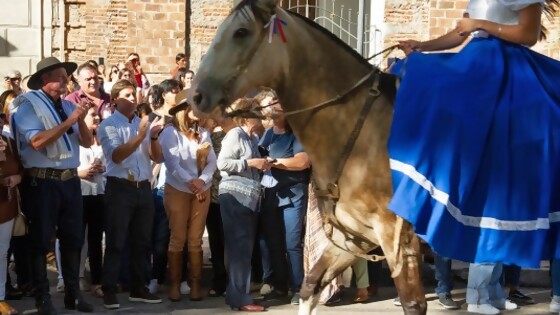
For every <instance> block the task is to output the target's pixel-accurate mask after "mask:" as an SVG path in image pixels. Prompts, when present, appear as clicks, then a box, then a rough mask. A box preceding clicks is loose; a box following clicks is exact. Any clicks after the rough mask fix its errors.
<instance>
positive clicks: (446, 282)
mask: <svg viewBox="0 0 560 315" xmlns="http://www.w3.org/2000/svg"><path fill="white" fill-rule="evenodd" d="M434 259H435V267H436V280H437V282H438V283H437V287H436V294H438V295H440V294H448V293H451V290H453V272H452V271H451V258H447V257H442V256H440V255H437V254H434Z"/></svg>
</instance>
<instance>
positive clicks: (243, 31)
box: [233, 28, 249, 38]
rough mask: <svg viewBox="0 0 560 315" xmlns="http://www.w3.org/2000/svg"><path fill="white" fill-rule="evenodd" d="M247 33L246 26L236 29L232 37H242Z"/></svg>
mask: <svg viewBox="0 0 560 315" xmlns="http://www.w3.org/2000/svg"><path fill="white" fill-rule="evenodd" d="M247 35H249V30H248V29H246V28H240V29H238V30H237V31H235V33H233V37H235V38H243V37H245V36H247Z"/></svg>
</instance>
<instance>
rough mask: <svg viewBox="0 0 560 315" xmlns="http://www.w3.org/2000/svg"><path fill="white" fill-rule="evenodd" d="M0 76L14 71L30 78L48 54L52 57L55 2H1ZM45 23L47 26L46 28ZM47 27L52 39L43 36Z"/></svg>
mask: <svg viewBox="0 0 560 315" xmlns="http://www.w3.org/2000/svg"><path fill="white" fill-rule="evenodd" d="M0 8H2V11H3V14H2V19H0V74H4V73H6V72H7V71H9V70H10V69H15V70H19V71H21V73H22V75H24V76H25V75H27V74H30V73H32V72H34V71H35V65H36V63H37V62H38V61H39V60H40V59H41V58H42V57H43V56H44V55H45V53H44V52H45V51H48V55H50V49H51V44H50V36H51V33H50V31H49V30H50V28H51V19H52V13H51V12H52V2H51V0H0ZM44 22H47V23H46V24H45V23H44ZM43 25H47V26H48V27H47V29H46V30H45V31H46V32H47V33H48V36H44V35H43Z"/></svg>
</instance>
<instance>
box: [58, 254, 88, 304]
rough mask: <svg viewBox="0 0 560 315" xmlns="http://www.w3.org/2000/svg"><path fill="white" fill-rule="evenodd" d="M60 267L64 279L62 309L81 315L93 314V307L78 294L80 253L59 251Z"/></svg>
mask: <svg viewBox="0 0 560 315" xmlns="http://www.w3.org/2000/svg"><path fill="white" fill-rule="evenodd" d="M60 256H61V257H60V265H61V268H62V270H61V271H62V277H63V278H64V307H65V308H66V309H67V310H78V311H79V312H83V313H91V312H93V306H92V305H91V304H89V303H88V302H86V300H85V299H84V297H83V296H82V293H81V292H80V280H79V279H80V278H79V274H80V251H77V250H63V249H61V255H60Z"/></svg>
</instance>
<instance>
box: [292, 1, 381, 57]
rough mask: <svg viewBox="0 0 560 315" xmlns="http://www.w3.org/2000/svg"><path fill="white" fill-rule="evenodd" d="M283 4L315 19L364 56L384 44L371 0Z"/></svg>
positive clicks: (378, 49) (372, 52)
mask: <svg viewBox="0 0 560 315" xmlns="http://www.w3.org/2000/svg"><path fill="white" fill-rule="evenodd" d="M376 1H380V0H376ZM282 7H284V8H286V9H288V10H291V11H294V12H297V13H299V14H301V15H304V16H306V17H308V18H310V19H312V20H314V21H315V22H316V23H318V24H319V25H321V26H323V27H324V28H326V29H328V30H329V31H331V32H332V33H333V34H335V35H336V36H338V37H339V38H340V39H342V40H343V41H344V42H345V43H347V44H348V45H349V46H350V47H352V48H354V49H355V50H356V51H358V52H359V53H360V54H361V55H362V56H364V57H367V56H370V55H372V54H374V53H376V52H378V51H380V50H381V49H382V48H383V47H382V46H383V34H382V31H381V26H380V25H376V23H375V21H373V20H374V19H372V16H371V14H370V12H372V11H371V10H372V8H371V1H366V0H283V1H282Z"/></svg>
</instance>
